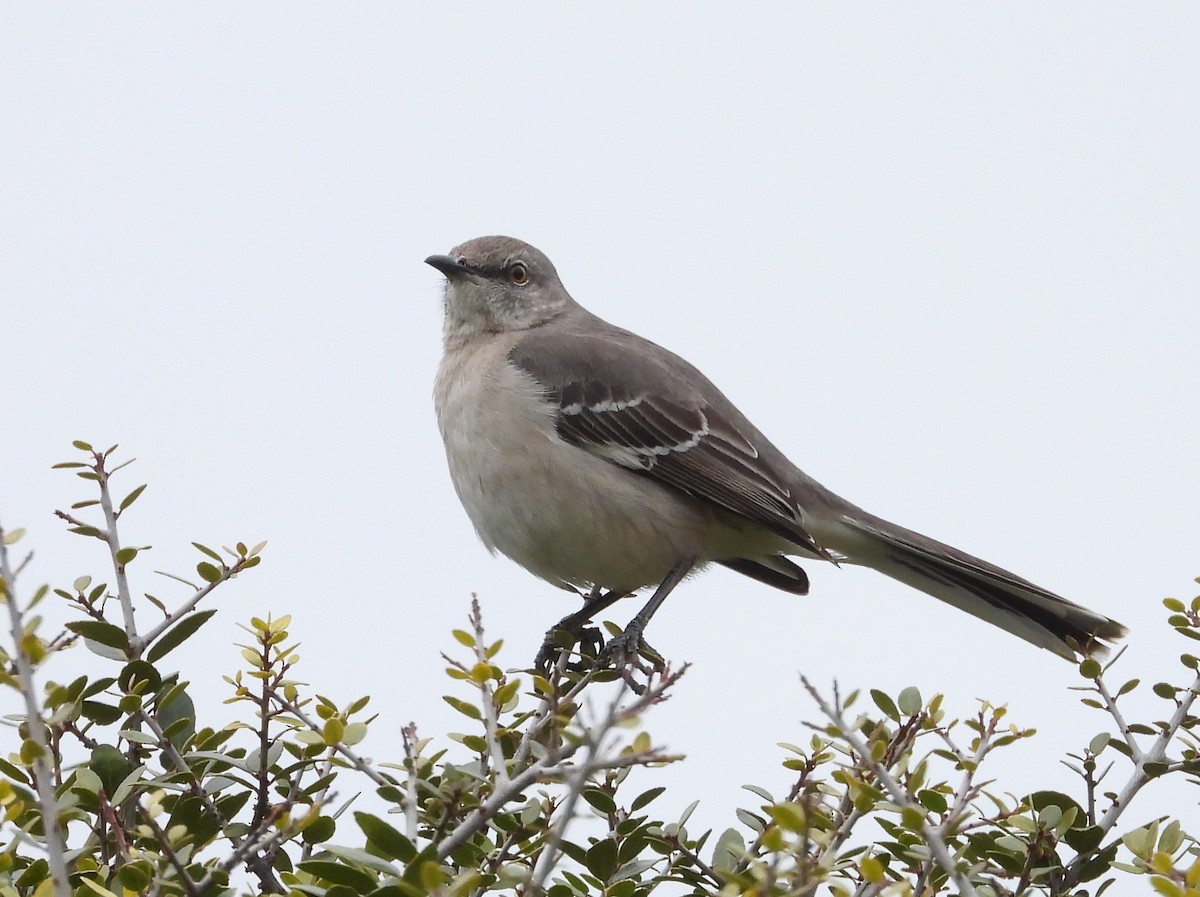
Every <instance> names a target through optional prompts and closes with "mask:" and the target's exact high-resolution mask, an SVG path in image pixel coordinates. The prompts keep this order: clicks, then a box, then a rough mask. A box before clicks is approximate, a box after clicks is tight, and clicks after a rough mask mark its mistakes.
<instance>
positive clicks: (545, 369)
mask: <svg viewBox="0 0 1200 897" xmlns="http://www.w3.org/2000/svg"><path fill="white" fill-rule="evenodd" d="M425 261H426V262H427V263H428V264H430V265H432V266H433V267H434V268H436V269H437V270H438V271H440V272H441V273H442V274H444V275H445V277H446V292H445V314H446V317H445V326H444V330H443V341H444V354H443V357H442V361H441V365H440V367H439V369H438V374H437V381H436V385H435V387H434V402H435V407H436V410H437V419H438V426H439V428H440V430H441V434H442V439H443V441H444V442H445V447H446V459H447V461H448V462H449V466H450V477H451V479H452V481H453V483H454V488H455V489H456V490H457V492H458V496H459V499H460V500H461V501H462V504H463V507H464V508H465V509H466V512H467V516H468V517H470V519H471V522H472V523H473V524H474V526H475V531H476V532H477V533H478V534H479V538H480V539H481V540H482V541H483V543H484V545H486V546H487V548H488V549H489V550H490V551H492V552H496V551H499V552H501V553H503V554H505V555H507V556H508V557H510V558H512V559H513V560H514V561H516V562H517V563H518V564H520V565H521V566H522V567H524V568H525V569H526V570H528V571H530V572H531V573H533V574H534V575H535V576H538V577H541V578H542V579H544V580H546V581H548V582H551V583H554V584H555V585H557V586H561V587H563V588H566V589H572V590H577V589H578V590H583V591H584V592H585V594H587V595H588V598H587V600H586V602H585V604H584V606H583V607H582V608H581V609H580V610H579V611H577V612H576V613H573V614H570V615H568V616H567V617H565V618H564V619H563V621H562V622H561V623H559V624H558V627H556V628H562V629H565V630H567V631H568V632H569V633H570V634H571V635H572V636H573V637H576V638H578V637H580V636H581V632H582V628H583V626H584V625H585V624H586V622H587V621H588V620H589V619H591V617H592V616H593V615H594V614H595V613H597V612H599V611H600V610H602V609H603V608H605V607H607V606H609V605H610V604H612V603H613V602H614V601H615V600H617V599H618V598H621V597H624V596H627V595H630V594H632V593H634V592H636V591H638V590H639V589H642V588H645V587H647V586H655V587H656V589H655V592H654V594H653V596H652V597H651V599H650V600H649V602H648V603H647V604H646V606H645V607H644V608H642V610H641V611H640V612H639V613H638V614H637V615H636V616H635V617H634V618H633V620H632V621H631V622H630V623H629V625H628V626H627V627H626V628H625V631H624V632H623V633H622V634H621V636H619V637H618V638H617V639H614V640H613V641H612V642H610V643H609V645H608V647H607V649H606V653H605V657H606V658H607V659H609V660H612V661H613V662H614V663H618V664H620V663H625V662H630V661H632V660H633V659H634V658H635V656H636V653H637V652H638V651H639V650H640V649H641V648H642V632H643V630H644V628H645V626H646V623H647V621H648V620H649V619H650V617H651V616H652V615H653V614H654V612H655V611H656V610H657V609H658V607H659V606H660V605H661V604H662V602H663V600H664V599H665V598H666V597H667V595H668V593H670V591H671V590H672V589H673V588H674V587H675V586H676V585H678V584H679V582H680V581H682V580H683V579H684V578H685V577H687V576H688V575H689V574H692V573H694V572H696V571H698V570H700V569H702V568H703V567H705V566H706V565H708V564H710V563H714V562H715V563H718V564H722V565H724V566H726V567H729V568H730V569H733V570H736V571H737V572H738V573H742V574H745V575H746V576H749V577H751V578H753V579H757V580H759V581H760V582H764V583H766V584H768V585H771V586H774V587H776V588H779V589H783V590H785V591H788V592H793V593H795V594H799V595H803V594H806V593H807V592H808V577H807V575H805V572H804V570H803V569H801V567H800V566H799V565H797V564H796V563H795V562H794V561H793V560H791V558H792V557H798V558H804V559H809V560H822V561H832V562H834V563H838V564H858V565H862V566H866V567H871V568H873V569H875V570H878V571H879V572H881V573H884V574H886V575H887V576H890V577H892V578H893V579H897V580H899V581H901V582H903V583H906V584H907V585H910V586H912V587H913V588H916V589H919V590H920V591H922V592H926V593H928V594H930V595H932V596H934V597H935V598H939V599H941V600H942V601H945V602H946V603H948V604H952V605H954V606H955V607H957V608H959V609H960V610H964V611H966V612H967V613H969V614H973V615H975V616H976V617H979V618H980V619H982V620H986V621H987V622H989V623H992V624H993V625H996V626H999V627H1000V628H1001V629H1004V630H1007V631H1008V632H1011V633H1012V634H1013V635H1016V636H1019V637H1020V638H1023V639H1025V640H1026V641H1028V642H1032V643H1033V644H1034V645H1037V646H1039V647H1041V648H1045V649H1047V650H1049V651H1052V652H1054V653H1055V654H1057V655H1059V656H1060V657H1065V658H1068V659H1075V658H1076V657H1077V655H1079V654H1084V655H1086V654H1091V653H1102V652H1103V651H1104V650H1106V647H1105V646H1104V645H1103V642H1105V641H1112V640H1114V639H1119V638H1121V637H1122V636H1123V635H1124V634H1125V632H1126V630H1125V627H1124V626H1122V625H1121V624H1120V623H1117V622H1115V621H1113V620H1110V619H1109V618H1108V617H1106V616H1103V615H1102V614H1098V613H1096V612H1094V611H1091V610H1088V609H1087V608H1086V607H1081V606H1080V605H1078V604H1075V603H1073V602H1071V601H1068V600H1067V599H1065V598H1062V597H1060V596H1058V595H1055V594H1054V593H1053V592H1049V591H1047V590H1045V589H1043V588H1041V587H1040V586H1036V585H1034V584H1033V583H1031V582H1029V581H1027V580H1025V579H1022V578H1021V577H1019V576H1016V575H1015V574H1012V573H1009V572H1008V571H1007V570H1002V569H1001V568H999V567H997V566H995V565H993V564H989V563H988V562H987V561H982V560H980V559H979V558H976V557H972V556H971V555H969V554H967V553H965V552H962V551H959V550H958V549H956V548H952V547H950V546H949V545H944V544H942V543H941V542H937V541H935V540H933V539H930V538H928V537H926V536H922V535H920V534H919V533H915V532H913V531H912V530H908V529H905V528H903V527H901V526H897V525H896V524H894V523H889V522H888V521H886V520H883V519H881V518H879V517H876V516H875V515H873V514H869V513H867V512H866V511H864V510H863V509H862V508H859V507H857V506H856V505H853V504H851V503H850V502H848V501H846V500H845V499H844V498H841V497H840V496H838V495H835V494H834V493H832V492H830V491H829V490H828V489H826V488H825V487H824V486H822V485H821V484H820V483H818V482H816V481H815V480H813V479H812V478H811V477H809V476H808V475H807V474H805V473H804V472H803V471H802V470H800V469H799V468H798V467H796V465H794V464H793V463H792V462H791V461H789V460H788V459H787V457H785V456H784V454H783V453H782V452H781V451H780V450H779V449H777V448H776V447H775V446H774V445H773V444H772V443H771V442H770V440H768V439H767V438H766V437H765V436H763V434H762V433H761V432H759V430H758V428H757V427H755V426H754V424H752V423H751V422H750V421H749V420H747V419H746V417H745V416H744V415H743V414H742V413H741V412H740V411H738V409H737V408H736V407H734V405H733V403H732V402H730V401H729V399H727V398H726V397H725V395H724V394H723V393H722V392H721V391H720V390H719V389H717V388H716V386H714V385H713V384H712V383H711V382H710V381H709V380H708V378H707V377H705V376H704V375H703V374H702V373H700V371H698V370H696V368H694V367H693V366H692V365H691V364H689V363H688V362H686V361H684V360H683V359H682V358H680V357H679V356H678V355H675V354H673V353H672V352H669V351H667V350H666V349H664V348H662V347H661V346H658V345H656V344H655V343H652V342H650V341H649V340H646V339H643V338H641V337H640V336H637V335H636V334H633V333H630V332H629V331H627V330H622V329H621V328H619V327H614V326H613V325H612V324H609V323H608V322H607V321H604V320H601V319H600V318H598V317H596V316H595V315H594V314H592V313H591V312H589V311H588V310H587V309H585V308H584V307H583V306H581V305H580V304H579V303H578V302H576V301H575V300H574V299H572V298H571V296H570V294H569V293H567V291H566V288H565V287H564V286H563V285H562V282H561V281H560V280H559V277H558V272H557V271H556V270H555V268H554V265H553V264H551V262H550V259H548V258H547V257H546V256H545V255H544V254H542V253H541V252H539V251H538V250H537V249H535V248H534V247H532V246H530V245H528V244H527V243H523V242H521V241H520V240H516V239H513V238H512V237H501V236H492V237H479V238H477V239H474V240H469V241H467V242H466V243H463V244H462V245H461V246H458V247H456V248H454V249H452V250H451V251H450V253H449V254H448V255H432V256H430V257H429V258H427V259H426V260H425ZM553 631H554V630H553V629H552V630H551V632H553ZM549 639H550V637H549V635H548V641H547V645H546V646H544V649H543V654H542V655H540V660H542V661H544V660H546V659H547V656H546V651H547V650H549V649H550V645H551V643H550V640H549Z"/></svg>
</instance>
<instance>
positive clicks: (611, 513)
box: [435, 359, 712, 591]
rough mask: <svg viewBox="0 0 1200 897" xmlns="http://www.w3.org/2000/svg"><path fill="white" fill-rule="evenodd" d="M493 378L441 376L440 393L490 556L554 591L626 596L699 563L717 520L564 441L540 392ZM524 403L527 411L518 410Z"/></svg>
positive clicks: (454, 462)
mask: <svg viewBox="0 0 1200 897" xmlns="http://www.w3.org/2000/svg"><path fill="white" fill-rule="evenodd" d="M472 360H474V359H472ZM482 361H486V359H482ZM467 363H468V364H470V362H467ZM497 369H498V370H499V371H500V373H499V374H498V375H497V374H496V371H497ZM490 371H491V378H492V379H487V378H477V379H475V380H474V381H473V382H472V380H471V377H472V372H470V371H455V372H446V371H443V372H442V373H441V374H440V375H439V379H438V385H437V387H436V390H435V395H436V398H437V413H438V424H439V427H440V429H441V431H442V439H443V441H444V442H445V446H446V459H447V462H448V464H449V468H450V477H451V480H452V482H453V483H454V488H455V490H456V491H457V492H458V496H459V499H460V500H461V501H462V504H463V507H464V509H465V510H466V512H467V516H468V517H470V519H471V522H472V524H474V526H475V530H476V532H477V533H478V534H479V537H480V539H481V540H482V541H483V543H484V544H485V545H486V546H487V547H488V548H489V549H491V550H492V551H499V552H501V553H503V554H505V555H507V556H508V557H510V558H512V559H513V560H514V561H516V562H517V563H518V564H520V565H521V566H523V567H525V568H526V569H527V570H529V571H530V572H531V573H533V574H535V575H536V576H539V577H541V578H542V579H545V580H547V581H549V582H552V583H555V584H557V585H561V586H591V585H599V586H601V587H603V588H612V589H619V590H622V591H633V590H635V589H638V588H641V587H642V586H646V585H650V584H656V583H658V582H660V581H661V580H662V579H663V578H665V577H666V575H667V573H668V572H669V571H670V569H671V568H672V567H673V566H674V565H675V564H677V563H678V562H679V561H680V560H683V559H685V558H693V557H700V555H701V554H702V553H703V551H704V546H705V538H704V533H705V531H706V528H709V527H711V524H712V518H711V514H708V513H705V512H704V511H703V510H702V509H701V508H700V507H699V506H698V505H696V504H695V503H694V502H692V501H690V500H688V499H687V498H686V497H684V496H680V495H679V494H677V493H675V492H673V491H671V490H669V489H667V488H666V487H664V486H660V485H659V484H657V483H655V482H653V481H651V480H649V479H647V478H645V477H642V476H640V475H638V474H636V473H634V472H631V471H628V470H625V469H622V468H620V467H617V466H616V465H613V464H611V463H610V462H608V461H605V460H603V459H602V458H599V457H597V456H595V455H592V454H590V453H588V452H587V451H585V450H583V449H581V448H577V447H575V446H571V445H568V444H566V443H564V442H562V441H561V440H560V439H559V438H558V436H557V434H556V432H555V429H554V418H553V409H552V408H550V406H549V405H548V404H547V403H546V402H545V400H544V399H543V398H542V397H541V395H540V394H539V393H538V392H537V391H536V384H533V383H532V382H531V381H530V380H529V379H528V378H527V377H525V376H524V375H523V374H522V373H521V372H520V371H517V370H515V369H513V368H511V367H506V366H502V365H500V366H497V365H492V366H491V367H490ZM451 373H453V374H454V376H450V374H451ZM465 383H471V384H472V388H470V389H464V388H462V386H461V384H465ZM481 387H482V388H481ZM522 393H524V396H522V397H527V398H528V401H512V400H511V399H512V397H513V396H514V395H517V396H521V395H522ZM702 560H708V558H702Z"/></svg>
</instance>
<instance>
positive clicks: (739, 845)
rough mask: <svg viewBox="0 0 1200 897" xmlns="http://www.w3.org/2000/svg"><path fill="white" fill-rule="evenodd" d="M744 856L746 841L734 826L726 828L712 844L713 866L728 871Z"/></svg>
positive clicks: (721, 870)
mask: <svg viewBox="0 0 1200 897" xmlns="http://www.w3.org/2000/svg"><path fill="white" fill-rule="evenodd" d="M745 856H746V841H745V839H744V838H743V837H742V833H741V832H739V831H738V830H737V829H735V828H727V829H725V831H723V832H721V837H719V838H717V843H716V844H715V845H714V846H713V861H712V864H713V868H714V869H716V870H717V871H719V872H729V871H731V870H732V869H733V868H734V867H735V866H737V864H738V863H740V862H741V861H742V859H743V858H744V857H745Z"/></svg>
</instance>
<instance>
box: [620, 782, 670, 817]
mask: <svg viewBox="0 0 1200 897" xmlns="http://www.w3.org/2000/svg"><path fill="white" fill-rule="evenodd" d="M666 790H667V789H666V788H651V789H650V790H648V791H643V792H642V793H641V794H639V795H638V796H637V797H635V798H634V799H633V803H631V804H630V805H629V811H630V812H631V813H636V812H637V811H638V810H640V809H641V808H642V807H644V806H647V805H648V804H649V803H650V802H651V801H652V800H654V799H655V798H656V797H658V796H659V795H660V794H662V793H663V792H664V791H666Z"/></svg>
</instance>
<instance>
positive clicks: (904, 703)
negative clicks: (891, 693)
mask: <svg viewBox="0 0 1200 897" xmlns="http://www.w3.org/2000/svg"><path fill="white" fill-rule="evenodd" d="M897 700H898V703H899V705H900V712H901V713H903V714H904V715H905V716H916V715H917V714H918V713H920V712H921V708H922V707H923V706H924V704H925V702H924V701H922V700H921V692H920V691H918V690H917V687H916V686H915V685H910V686H909V687H908V688H906V689H904V690H903V691H902V692H900V695H899V697H898V699H897Z"/></svg>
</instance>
